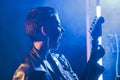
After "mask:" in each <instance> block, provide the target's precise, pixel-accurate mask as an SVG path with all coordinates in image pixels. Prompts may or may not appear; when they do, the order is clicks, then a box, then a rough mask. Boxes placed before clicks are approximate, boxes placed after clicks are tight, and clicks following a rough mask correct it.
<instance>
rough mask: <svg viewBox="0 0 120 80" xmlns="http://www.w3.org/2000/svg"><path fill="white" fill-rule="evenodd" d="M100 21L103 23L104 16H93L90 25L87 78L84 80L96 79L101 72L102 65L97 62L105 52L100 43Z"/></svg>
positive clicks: (102, 69)
mask: <svg viewBox="0 0 120 80" xmlns="http://www.w3.org/2000/svg"><path fill="white" fill-rule="evenodd" d="M102 23H104V18H103V17H99V18H97V17H96V18H95V19H94V21H93V22H92V26H91V27H90V34H91V37H92V41H91V42H92V48H91V56H90V59H89V61H88V65H87V79H86V80H98V78H99V76H100V75H101V74H102V73H103V71H104V67H103V66H101V65H99V64H98V63H97V62H98V60H99V59H100V58H102V57H103V56H104V54H105V51H104V49H103V47H102V45H101V41H100V39H101V36H102V27H101V25H102Z"/></svg>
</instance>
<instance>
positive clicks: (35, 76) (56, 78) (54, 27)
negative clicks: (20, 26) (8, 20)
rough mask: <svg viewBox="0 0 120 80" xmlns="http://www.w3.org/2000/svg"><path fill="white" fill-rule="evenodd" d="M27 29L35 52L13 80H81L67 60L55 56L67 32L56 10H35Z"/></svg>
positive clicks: (62, 56) (15, 74)
mask: <svg viewBox="0 0 120 80" xmlns="http://www.w3.org/2000/svg"><path fill="white" fill-rule="evenodd" d="M25 29H26V33H27V35H28V36H29V37H30V39H31V40H32V42H33V48H32V49H31V50H30V51H29V53H28V55H27V56H26V58H25V60H24V61H23V62H22V63H21V64H20V66H19V67H18V69H17V70H16V72H15V73H14V76H13V80H78V77H77V76H76V74H75V73H74V72H73V71H72V68H71V66H70V64H69V62H68V61H67V59H66V58H65V56H64V55H61V54H56V53H52V52H51V51H53V50H56V49H57V48H58V44H59V39H60V38H61V36H62V32H63V31H64V30H63V28H62V27H61V26H60V19H59V16H58V13H57V12H56V11H55V10H54V9H53V8H51V7H37V8H34V9H32V10H31V11H30V12H29V14H28V16H27V18H26V21H25Z"/></svg>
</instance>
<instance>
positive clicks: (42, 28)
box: [41, 26, 46, 36]
mask: <svg viewBox="0 0 120 80" xmlns="http://www.w3.org/2000/svg"><path fill="white" fill-rule="evenodd" d="M41 32H42V34H43V35H45V36H46V32H45V28H44V26H42V27H41Z"/></svg>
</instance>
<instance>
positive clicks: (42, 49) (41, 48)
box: [33, 41, 48, 59]
mask: <svg viewBox="0 0 120 80" xmlns="http://www.w3.org/2000/svg"><path fill="white" fill-rule="evenodd" d="M33 45H34V47H35V48H36V49H37V51H38V53H39V55H40V57H41V58H42V59H45V56H46V54H47V51H48V47H47V44H46V43H45V42H43V41H38V42H33Z"/></svg>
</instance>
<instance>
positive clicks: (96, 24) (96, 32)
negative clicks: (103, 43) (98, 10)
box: [90, 16, 104, 40]
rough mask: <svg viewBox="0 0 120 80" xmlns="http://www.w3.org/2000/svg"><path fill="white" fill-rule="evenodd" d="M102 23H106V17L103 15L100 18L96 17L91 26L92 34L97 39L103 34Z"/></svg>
mask: <svg viewBox="0 0 120 80" xmlns="http://www.w3.org/2000/svg"><path fill="white" fill-rule="evenodd" d="M102 23H104V18H103V17H102V16H101V17H99V18H97V17H95V19H94V20H93V22H92V24H91V27H90V34H91V36H92V39H93V40H97V39H98V38H99V37H100V36H102V26H101V25H102Z"/></svg>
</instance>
